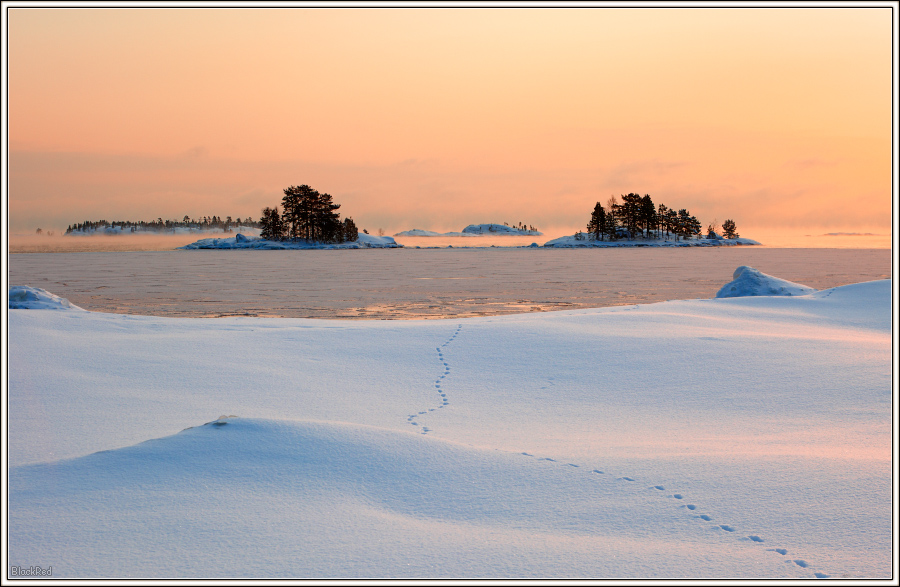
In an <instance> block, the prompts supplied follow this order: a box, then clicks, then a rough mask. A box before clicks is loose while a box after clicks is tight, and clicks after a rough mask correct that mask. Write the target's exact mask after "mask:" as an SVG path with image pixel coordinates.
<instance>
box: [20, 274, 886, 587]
mask: <svg viewBox="0 0 900 587" xmlns="http://www.w3.org/2000/svg"><path fill="white" fill-rule="evenodd" d="M748 269H749V268H747V269H744V270H743V271H741V273H740V275H738V276H737V278H738V279H740V277H741V276H742V275H753V273H748ZM755 277H756V282H755V285H754V284H753V283H750V284H745V286H743V289H742V290H741V291H743V292H744V295H742V296H741V297H732V298H722V299H708V300H683V301H670V302H663V303H657V304H648V305H640V306H619V307H612V308H600V309H585V310H572V311H562V312H550V313H540V314H520V315H508V316H497V317H488V318H471V319H454V320H442V321H414V320H410V321H354V322H341V321H335V320H304V319H261V318H221V319H207V320H203V319H176V318H159V317H149V316H130V315H129V316H126V315H116V314H103V313H94V312H84V311H78V310H69V311H44V310H35V309H10V310H9V313H8V321H9V324H8V326H9V334H8V336H9V357H8V360H9V362H8V365H9V398H8V430H7V433H8V455H9V465H10V467H9V471H8V474H9V477H8V479H9V488H8V490H9V495H8V506H9V511H8V520H9V530H8V532H9V561H8V563H9V565H10V566H18V567H22V568H29V567H34V566H39V567H41V568H43V569H46V568H47V567H49V566H52V573H53V574H52V577H53V578H62V577H345V578H351V577H390V578H403V577H420V578H421V577H485V578H487V577H499V578H504V577H512V578H531V577H543V578H548V577H550V578H553V577H557V578H566V577H588V578H603V577H607V578H609V577H642V578H674V577H719V578H722V577H728V578H731V577H733V578H740V577H752V578H762V577H775V578H803V577H806V578H814V577H824V576H830V577H855V578H858V577H868V578H873V577H875V578H889V577H891V576H892V559H893V553H892V544H893V538H892V533H891V532H892V525H891V522H892V494H893V489H894V488H893V484H892V476H891V425H892V407H891V401H892V400H891V356H892V355H891V352H892V351H891V326H892V323H891V281H889V280H881V281H873V282H867V283H861V284H855V285H847V286H842V287H836V288H833V289H828V290H822V291H813V292H811V293H808V294H806V295H797V294H796V293H795V294H794V295H791V296H784V295H778V296H772V295H769V294H770V292H771V291H772V290H773V289H775V290H777V291H781V290H780V289H779V288H781V287H785V282H778V281H775V280H774V279H770V278H769V277H768V276H766V275H765V274H762V273H759V272H756V274H755ZM787 283H788V287H789V288H794V287H802V286H800V285H799V284H790V283H789V282H787ZM22 291H24V290H22ZM735 291H737V289H736V290H735ZM792 291H793V290H792ZM35 295H36V294H35ZM20 297H21V296H20ZM24 297H26V298H27V296H24ZM48 299H49V302H48ZM56 299H57V300H58V301H56V305H57V306H58V307H63V308H64V307H65V303H64V302H63V301H62V300H61V299H60V298H56ZM51 302H53V300H52V299H50V298H46V296H44V297H42V298H40V304H42V305H41V307H47V305H48V303H51ZM35 304H36V307H37V305H38V301H35ZM26 305H27V304H26ZM50 305H52V304H50Z"/></svg>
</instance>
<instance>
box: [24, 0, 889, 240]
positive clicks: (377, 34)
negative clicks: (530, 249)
mask: <svg viewBox="0 0 900 587" xmlns="http://www.w3.org/2000/svg"><path fill="white" fill-rule="evenodd" d="M7 14H8V47H9V53H8V78H7V81H8V122H9V131H8V132H9V134H8V141H9V193H8V199H9V224H10V229H11V230H12V231H13V232H15V231H32V232H33V230H34V228H35V227H38V226H43V227H45V228H46V227H50V228H52V227H56V228H65V226H66V225H68V224H70V223H74V222H80V221H82V220H86V219H91V220H96V219H100V218H105V219H107V220H113V219H123V220H127V219H131V220H141V219H153V218H156V217H159V216H161V217H163V218H181V217H182V216H184V215H185V214H188V215H191V216H194V217H197V216H203V215H213V214H216V215H221V216H225V215H231V216H234V217H238V216H240V217H246V216H248V215H249V216H252V217H254V218H256V217H258V216H259V212H260V209H261V208H262V207H264V206H270V205H275V204H278V203H279V202H280V199H281V196H282V193H281V190H282V189H283V188H284V187H287V186H288V185H292V184H301V183H307V184H310V185H312V186H313V187H314V188H316V189H318V190H320V191H325V192H329V193H331V194H332V195H333V196H334V199H335V201H336V202H338V203H340V204H342V205H343V206H342V208H341V212H342V213H343V214H344V215H349V216H352V217H353V218H354V219H355V220H356V221H357V224H359V225H360V227H365V228H368V229H369V230H370V231H373V230H374V229H376V228H378V227H383V228H385V229H386V230H387V231H388V232H393V231H398V230H404V229H409V228H425V229H432V230H440V231H447V230H460V229H461V228H462V227H463V226H465V225H466V224H469V223H480V222H503V221H508V222H511V223H512V222H519V221H522V222H525V223H527V224H533V225H536V226H537V227H538V228H541V229H550V228H561V229H564V230H569V231H570V232H574V230H577V229H582V230H583V229H584V225H585V224H586V222H587V220H588V218H589V216H590V211H591V209H592V208H593V204H594V203H595V202H597V201H602V202H604V203H605V202H606V200H607V199H608V198H609V196H610V195H611V194H622V193H628V192H639V193H641V194H644V193H649V194H650V195H651V196H652V197H653V200H654V201H655V202H656V203H660V202H662V203H665V204H666V205H668V206H670V207H676V208H688V209H689V210H690V211H691V212H692V213H693V214H695V215H696V216H697V217H698V218H699V219H700V220H701V222H703V223H704V224H705V223H708V222H710V221H712V220H713V219H716V220H718V221H719V222H720V223H721V221H722V220H724V219H725V218H732V219H734V220H735V222H736V223H737V225H738V228H739V230H740V231H741V233H742V236H749V237H751V238H752V237H753V234H752V232H747V230H746V227H764V226H765V227H771V226H802V227H804V228H805V229H808V228H809V227H816V228H821V229H822V231H823V232H833V231H838V230H843V231H877V232H881V233H885V232H888V233H889V232H890V230H891V213H892V210H891V195H892V194H891V190H892V186H891V146H892V134H891V124H892V119H891V114H892V110H893V107H894V104H893V103H892V97H891V90H892V78H891V73H892V63H891V57H892V53H893V51H894V48H893V45H892V38H891V19H892V14H891V10H890V8H863V9H834V8H832V9H811V8H803V9H785V8H779V9H762V8H751V9H718V10H701V9H686V8H678V9H676V8H669V9H609V8H603V9H565V10H550V9H543V8H541V9H477V10H462V9H423V10H407V9H365V10H363V9H263V10H250V9H230V10H225V9H218V10H216V9H160V8H151V9H133V8H132V9H110V10H99V9H84V8H81V9H74V10H73V9H28V8H13V9H11V10H9V11H8V13H7ZM742 228H744V230H741V229H742Z"/></svg>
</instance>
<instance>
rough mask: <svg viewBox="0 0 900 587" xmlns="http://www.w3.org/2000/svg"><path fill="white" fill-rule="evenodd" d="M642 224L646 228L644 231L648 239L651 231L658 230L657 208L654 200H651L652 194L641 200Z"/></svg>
mask: <svg viewBox="0 0 900 587" xmlns="http://www.w3.org/2000/svg"><path fill="white" fill-rule="evenodd" d="M640 215H641V224H643V226H644V230H645V231H646V232H647V237H649V236H650V231H651V230H654V229H656V222H657V218H656V206H654V205H653V200H652V199H651V198H650V194H645V195H644V197H643V198H641V214H640Z"/></svg>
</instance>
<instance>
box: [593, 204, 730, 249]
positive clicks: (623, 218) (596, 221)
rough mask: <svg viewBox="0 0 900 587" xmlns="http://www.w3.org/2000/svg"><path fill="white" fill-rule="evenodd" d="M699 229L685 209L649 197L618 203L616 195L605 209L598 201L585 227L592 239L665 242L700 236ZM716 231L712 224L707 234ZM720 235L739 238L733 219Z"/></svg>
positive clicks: (700, 228) (693, 218) (724, 226)
mask: <svg viewBox="0 0 900 587" xmlns="http://www.w3.org/2000/svg"><path fill="white" fill-rule="evenodd" d="M702 228H703V225H702V224H700V221H699V220H697V218H696V217H695V216H692V215H691V213H690V212H689V211H688V210H686V209H684V208H681V209H680V210H677V211H676V210H675V208H669V207H668V206H666V205H665V204H660V205H659V207H657V206H655V205H654V204H653V200H652V198H650V194H646V195H644V196H640V195H638V194H627V195H624V196H622V201H621V203H620V202H619V201H618V199H617V198H616V197H615V196H612V197H610V198H609V200H608V201H607V207H606V208H604V207H603V205H602V204H601V203H600V202H597V204H596V205H595V206H594V211H593V212H591V219H590V221H589V222H588V224H587V235H588V238H590V239H591V240H616V239H617V238H620V237H622V236H630V237H631V238H634V237H636V236H637V235H641V236H643V237H644V238H665V239H666V240H668V239H669V237H670V235H671V236H674V238H675V240H678V237H679V236H680V237H682V238H686V237H690V236H699V235H700V234H702ZM715 229H716V227H715V226H714V224H710V225H709V227H707V235H708V236H711V235H712V234H713V233H715V232H716V230H715ZM722 235H723V236H724V237H725V238H729V239H731V238H738V236H739V235H738V233H737V231H736V226H735V224H734V221H733V220H726V221H725V222H723V223H722ZM579 236H581V233H578V234H576V238H578V237H579ZM581 238H584V237H583V236H581Z"/></svg>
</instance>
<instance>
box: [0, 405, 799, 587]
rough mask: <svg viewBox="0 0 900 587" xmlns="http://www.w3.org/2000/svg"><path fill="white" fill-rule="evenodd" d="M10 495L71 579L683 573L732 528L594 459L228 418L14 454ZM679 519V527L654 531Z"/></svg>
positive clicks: (24, 544)
mask: <svg viewBox="0 0 900 587" xmlns="http://www.w3.org/2000/svg"><path fill="white" fill-rule="evenodd" d="M560 495H565V496H566V498H565V499H559V496H560ZM10 506H11V508H10V533H11V534H12V535H13V536H15V537H16V540H15V544H14V545H13V546H12V548H11V553H10V555H11V559H10V560H29V557H35V556H38V554H40V558H41V560H50V561H55V563H56V564H55V569H56V572H57V573H59V574H62V575H63V576H95V577H96V576H110V575H114V576H122V577H128V576H182V577H343V576H347V575H353V576H381V577H416V576H423V575H425V576H436V577H442V576H443V577H459V576H482V577H491V576H500V577H503V576H522V575H523V574H524V575H542V574H546V573H548V572H549V573H551V574H554V575H558V576H569V575H577V576H620V575H622V574H627V573H628V569H629V568H630V567H633V566H640V565H642V564H643V561H644V560H645V557H646V556H647V555H648V553H652V555H653V556H654V558H655V559H656V560H655V561H654V565H663V566H664V567H665V569H666V574H675V575H690V574H691V569H693V568H696V567H697V566H698V565H707V564H709V563H708V562H706V560H705V559H706V555H705V554H704V551H706V550H708V549H710V548H715V549H716V550H720V549H721V546H719V545H717V543H718V542H721V541H722V537H723V535H724V536H732V535H735V532H737V529H735V528H733V527H732V526H730V525H728V524H725V523H724V521H721V522H720V521H719V520H715V521H713V520H707V518H710V516H709V515H708V514H707V513H706V511H707V510H704V509H699V508H698V507H697V506H695V505H694V504H689V503H688V502H686V501H685V496H683V495H681V494H679V493H673V492H671V491H668V490H666V489H665V488H664V487H662V486H658V487H657V486H648V485H647V483H646V481H644V482H641V481H637V480H636V479H633V478H630V477H628V478H626V477H616V476H615V475H613V474H609V473H606V472H602V471H600V470H599V469H595V468H591V466H590V465H589V464H579V463H572V462H559V461H556V460H554V459H550V458H542V457H539V456H535V455H531V454H523V453H519V454H509V453H500V454H498V453H496V452H495V451H486V450H476V449H472V448H469V447H465V446H461V445H456V444H453V443H449V442H446V441H439V440H432V439H421V438H420V437H418V436H416V435H413V434H409V433H404V432H393V431H386V430H379V429H374V428H367V427H361V426H353V425H347V424H327V423H315V422H289V421H277V420H260V419H242V418H234V417H231V418H220V419H218V420H216V421H213V422H210V423H208V424H206V425H203V426H198V427H194V428H191V429H187V430H185V431H183V432H181V433H179V434H176V435H174V436H170V437H166V438H161V439H156V440H150V441H147V442H144V443H141V444H138V445H135V446H130V447H126V448H121V449H118V450H111V451H103V452H99V453H95V454H92V455H88V456H84V457H79V458H76V459H71V460H65V461H59V462H56V463H48V464H39V465H31V466H23V467H16V468H13V469H12V470H11V472H10ZM698 522H699V523H698ZM716 522H720V523H716ZM651 528H652V529H653V531H652V532H649V531H648V530H649V529H651ZM635 531H637V536H636V535H635ZM668 533H677V534H678V535H679V541H678V542H677V543H676V542H673V543H669V544H666V543H665V542H664V541H660V540H659V537H660V536H663V535H665V534H668ZM752 536H753V538H749V537H747V536H744V537H743V538H744V539H745V541H746V542H748V543H754V541H756V542H762V541H763V540H764V539H762V538H760V537H758V536H756V535H755V534H754V535H752ZM493 540H498V541H502V543H501V544H496V545H494V546H493V547H490V548H487V549H485V546H486V544H488V543H489V542H491V541H493ZM732 542H733V543H732V544H730V545H729V546H728V547H727V548H726V549H725V551H726V552H727V557H726V558H728V559H732V560H731V564H733V563H734V559H737V560H740V561H741V562H743V563H744V564H751V565H753V566H755V567H756V568H757V569H759V570H760V571H761V572H762V573H764V574H772V573H779V572H781V571H782V568H781V567H782V566H784V563H783V561H782V560H781V559H782V557H781V556H778V555H776V556H767V555H769V554H771V553H767V552H766V551H765V550H764V549H762V548H757V549H748V548H746V547H745V546H744V545H743V544H742V543H741V542H734V541H732ZM685 543H688V544H690V548H689V549H688V548H685V545H684V544H685ZM536 544H538V545H539V546H538V547H537V548H536V547H535V545H536ZM363 545H364V547H362V548H361V546H363ZM514 549H515V550H516V551H517V552H516V555H517V556H516V557H512V556H511V555H512V554H513V552H512V551H513V550H514ZM448 550H452V551H454V553H455V554H454V556H453V557H448V556H447V551H448ZM690 550H693V551H694V552H693V553H691V552H689V551H690ZM598 552H603V553H604V556H602V557H597V556H596V554H597V553H598ZM518 557H521V558H518ZM717 572H718V573H722V574H728V564H727V563H725V561H724V560H723V561H721V562H720V563H719V565H718V570H717ZM650 574H651V575H656V574H657V573H655V572H653V573H650Z"/></svg>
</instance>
